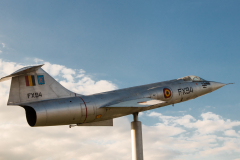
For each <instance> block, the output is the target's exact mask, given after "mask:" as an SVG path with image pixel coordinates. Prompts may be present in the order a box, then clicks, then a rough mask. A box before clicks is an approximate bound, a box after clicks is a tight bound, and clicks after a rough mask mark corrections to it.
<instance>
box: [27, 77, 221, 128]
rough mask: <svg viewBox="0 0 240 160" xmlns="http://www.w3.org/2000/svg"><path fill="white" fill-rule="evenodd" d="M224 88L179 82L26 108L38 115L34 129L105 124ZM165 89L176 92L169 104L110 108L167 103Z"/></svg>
mask: <svg viewBox="0 0 240 160" xmlns="http://www.w3.org/2000/svg"><path fill="white" fill-rule="evenodd" d="M224 85H225V84H222V83H217V82H209V81H204V82H201V81H199V82H193V81H184V80H182V79H178V80H177V79H175V80H170V81H164V82H159V83H153V84H147V85H142V86H137V87H131V88H125V89H119V90H114V91H109V92H103V93H98V94H93V95H88V96H76V97H70V98H62V99H52V100H45V101H41V102H34V103H28V104H26V106H30V107H32V108H34V109H35V111H36V114H37V122H36V124H35V125H34V126H51V125H68V124H81V123H90V122H97V121H104V120H108V119H113V118H117V117H121V116H126V115H129V114H133V113H135V112H142V111H146V110H150V109H154V108H158V107H164V106H167V105H171V104H175V103H180V102H183V101H187V100H190V99H194V98H196V97H199V96H202V95H204V94H207V93H210V92H212V91H214V90H216V89H218V88H220V87H222V86H224ZM164 87H167V88H169V89H170V90H171V92H172V95H171V98H170V99H168V100H166V103H161V104H156V105H152V106H149V107H114V108H113V107H106V106H108V105H111V104H114V103H119V102H123V101H128V100H132V99H141V98H152V99H159V100H163V99H162V89H163V88H164ZM103 106H105V107H103Z"/></svg>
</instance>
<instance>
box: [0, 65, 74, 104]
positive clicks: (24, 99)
mask: <svg viewBox="0 0 240 160" xmlns="http://www.w3.org/2000/svg"><path fill="white" fill-rule="evenodd" d="M42 66H43V65H37V66H28V67H24V68H21V69H19V70H17V71H16V72H14V73H12V74H10V75H8V76H6V77H3V78H1V79H0V82H2V81H5V80H9V79H11V80H12V82H11V87H10V93H9V99H8V103H7V104H8V105H23V104H26V103H30V102H37V101H43V100H49V99H58V98H66V97H74V96H76V94H75V93H73V92H71V91H69V90H68V89H66V88H64V87H63V86H62V85H61V84H60V83H58V82H57V81H56V80H55V79H54V78H52V77H51V76H50V75H49V74H48V73H47V72H45V71H44V70H43V69H42V68H41V67H42Z"/></svg>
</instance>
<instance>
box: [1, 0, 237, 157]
mask: <svg viewBox="0 0 240 160" xmlns="http://www.w3.org/2000/svg"><path fill="white" fill-rule="evenodd" d="M239 6H240V2H239V1H228V2H227V1H222V0H220V1H219V0H218V1H217V0H212V1H207V0H203V1H177V0H176V1H175V0H172V1H70V2H69V1H62V0H55V1H54V0H51V1H44V2H43V1H26V0H23V1H6V0H2V1H0V22H1V25H0V43H1V44H2V45H1V46H0V60H1V61H2V62H5V63H4V64H5V65H6V64H7V62H9V63H10V62H11V63H14V65H15V67H17V66H19V65H23V66H25V65H30V64H35V63H40V62H41V61H38V62H36V60H35V61H34V59H36V58H37V59H41V60H43V62H47V63H49V64H51V65H52V64H57V65H62V66H65V67H67V68H70V69H72V70H75V71H76V74H77V70H80V69H82V70H84V71H85V72H86V73H85V75H87V77H88V78H89V80H90V81H91V82H92V81H94V82H98V81H100V80H105V81H106V82H107V83H106V84H107V86H106V88H107V89H113V88H126V87H131V86H137V85H143V84H148V83H154V82H159V81H164V80H170V79H175V78H180V77H183V76H186V75H198V76H200V77H202V78H204V79H207V80H212V81H218V82H223V83H229V82H234V83H235V84H234V85H228V86H225V87H223V88H221V89H219V90H217V91H215V92H213V93H211V94H208V95H205V96H203V97H200V98H197V99H195V100H191V101H188V102H184V103H180V104H176V105H175V106H174V107H172V106H167V107H164V108H159V109H155V110H154V112H158V113H161V114H164V115H167V116H176V117H179V116H184V115H191V116H193V117H194V118H196V119H201V114H204V113H207V112H211V113H214V114H216V115H219V116H221V117H222V118H223V119H225V120H227V119H230V120H231V121H240V118H239V107H240V100H239V89H238V88H239V87H240V86H239V84H240V83H239V79H240V76H239V69H240V65H239V59H240V54H239V50H240V45H239V44H240V40H239V37H240V29H239V28H240V11H239ZM2 64H3V63H2ZM51 65H49V66H51ZM2 68H4V66H2ZM2 71H3V70H2ZM9 72H10V70H9ZM58 73H59V74H61V72H58ZM0 74H1V75H2V76H4V74H5V73H3V72H2V73H0ZM55 78H56V76H55ZM57 78H59V79H58V80H62V81H64V80H63V79H64V78H63V77H61V75H60V77H57ZM61 78H62V79H61ZM74 80H75V81H78V80H77V79H76V76H75V79H74ZM66 82H68V81H67V80H66ZM63 83H64V82H63ZM83 84H84V83H83ZM66 85H67V86H69V87H70V85H68V84H67V83H66ZM67 86H66V87H67ZM94 86H95V87H96V88H98V87H99V86H98V85H95V84H93V86H92V87H94ZM90 87H91V86H89V88H90ZM70 88H71V87H70ZM89 88H87V87H86V88H85V90H84V91H83V90H79V93H90V92H87V89H89ZM100 88H101V87H100ZM100 88H98V89H96V90H94V91H92V92H97V91H104V89H102V90H101V89H100ZM92 92H91V93H92ZM12 112H14V110H12ZM19 112H20V111H19ZM148 114H149V113H144V115H142V117H141V120H142V122H143V124H144V125H146V126H152V125H156V124H157V123H158V120H159V118H156V117H155V118H154V116H153V117H151V116H148ZM21 116H22V117H24V115H21ZM131 119H132V117H131V116H129V117H128V121H131ZM160 119H161V118H160ZM159 122H161V121H160V120H159ZM24 123H25V122H24ZM129 125H130V124H129ZM31 129H33V128H31ZM233 129H234V130H235V131H236V133H237V132H238V131H239V129H240V128H239V126H235V128H233ZM239 134H240V133H239ZM237 140H238V141H239V138H238V139H237ZM0 147H1V146H0ZM236 154H239V152H237V151H236V152H234V153H232V154H231V155H236ZM229 156H230V154H225V155H224V156H219V154H217V156H216V155H215V157H213V158H215V159H219V157H224V158H225V157H228V159H236V158H240V157H229ZM216 157H217V158H216ZM168 158H169V157H168ZM191 158H192V157H191ZM210 158H212V157H210ZM90 159H91V158H90ZM173 159H174V158H173Z"/></svg>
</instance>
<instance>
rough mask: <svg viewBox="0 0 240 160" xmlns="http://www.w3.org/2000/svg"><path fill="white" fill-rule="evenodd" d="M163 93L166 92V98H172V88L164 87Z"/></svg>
mask: <svg viewBox="0 0 240 160" xmlns="http://www.w3.org/2000/svg"><path fill="white" fill-rule="evenodd" d="M163 93H164V97H165V98H170V97H171V95H172V93H171V91H170V89H168V88H164V89H163Z"/></svg>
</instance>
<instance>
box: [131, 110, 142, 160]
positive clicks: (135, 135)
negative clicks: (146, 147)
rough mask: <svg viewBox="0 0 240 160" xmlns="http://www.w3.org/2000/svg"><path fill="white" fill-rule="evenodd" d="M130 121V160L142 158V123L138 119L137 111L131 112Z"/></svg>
mask: <svg viewBox="0 0 240 160" xmlns="http://www.w3.org/2000/svg"><path fill="white" fill-rule="evenodd" d="M133 119H134V120H133V122H132V123H131V136H132V160H143V143H142V123H141V122H140V121H138V112H137V113H134V114H133Z"/></svg>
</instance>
